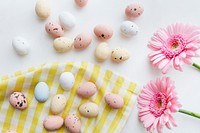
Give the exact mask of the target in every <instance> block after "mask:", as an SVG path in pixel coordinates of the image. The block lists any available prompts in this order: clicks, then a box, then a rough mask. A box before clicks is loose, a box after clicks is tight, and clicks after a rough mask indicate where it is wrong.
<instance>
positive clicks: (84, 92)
mask: <svg viewBox="0 0 200 133" xmlns="http://www.w3.org/2000/svg"><path fill="white" fill-rule="evenodd" d="M96 92H97V87H96V85H95V84H94V83H92V82H86V83H83V84H81V85H80V86H79V87H78V90H77V94H78V96H80V97H83V98H89V97H91V96H93V95H94V94H95V93H96Z"/></svg>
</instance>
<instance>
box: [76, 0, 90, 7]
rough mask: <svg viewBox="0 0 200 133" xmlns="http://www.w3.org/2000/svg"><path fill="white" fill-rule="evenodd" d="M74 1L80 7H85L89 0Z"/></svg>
mask: <svg viewBox="0 0 200 133" xmlns="http://www.w3.org/2000/svg"><path fill="white" fill-rule="evenodd" d="M74 1H75V3H76V4H77V5H78V6H79V7H84V6H85V5H87V3H88V0H74Z"/></svg>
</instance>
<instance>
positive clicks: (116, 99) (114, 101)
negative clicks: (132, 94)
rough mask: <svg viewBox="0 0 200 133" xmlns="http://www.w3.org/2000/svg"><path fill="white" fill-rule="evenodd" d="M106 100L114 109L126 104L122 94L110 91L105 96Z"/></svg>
mask: <svg viewBox="0 0 200 133" xmlns="http://www.w3.org/2000/svg"><path fill="white" fill-rule="evenodd" d="M104 100H105V102H106V103H107V104H108V106H110V107H111V108H113V109H120V108H122V107H123V105H124V100H123V98H122V97H121V96H120V95H117V94H113V93H108V94H106V96H105V97H104Z"/></svg>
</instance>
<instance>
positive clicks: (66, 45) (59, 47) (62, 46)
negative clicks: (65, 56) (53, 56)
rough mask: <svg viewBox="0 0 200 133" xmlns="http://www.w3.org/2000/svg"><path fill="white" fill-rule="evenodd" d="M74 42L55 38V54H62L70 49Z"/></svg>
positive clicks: (64, 38) (65, 38)
mask: <svg viewBox="0 0 200 133" xmlns="http://www.w3.org/2000/svg"><path fill="white" fill-rule="evenodd" d="M73 43H74V40H73V39H70V38H67V37H59V38H56V39H55V40H54V42H53V47H54V49H55V50H56V51H57V52H60V53H64V52H67V51H69V50H70V49H72V47H73Z"/></svg>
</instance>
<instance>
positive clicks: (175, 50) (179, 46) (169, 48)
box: [161, 35, 187, 59]
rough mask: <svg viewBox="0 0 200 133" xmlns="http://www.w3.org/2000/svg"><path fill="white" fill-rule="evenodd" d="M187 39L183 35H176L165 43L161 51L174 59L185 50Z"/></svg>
mask: <svg viewBox="0 0 200 133" xmlns="http://www.w3.org/2000/svg"><path fill="white" fill-rule="evenodd" d="M186 44H187V41H186V40H185V39H184V38H183V36H182V35H174V36H171V37H170V38H168V39H167V43H166V44H163V47H162V48H161V51H162V52H163V53H164V54H165V56H166V57H167V58H169V59H172V58H174V57H176V56H177V55H179V54H180V53H181V52H182V51H184V49H185V46H186Z"/></svg>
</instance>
